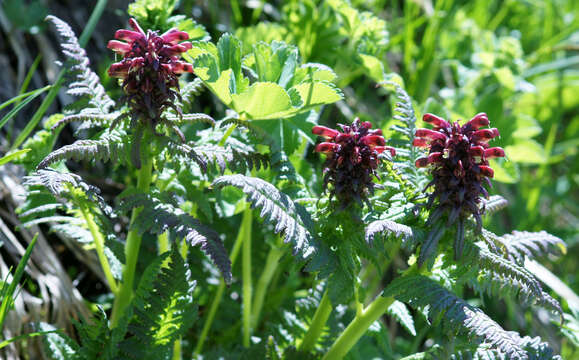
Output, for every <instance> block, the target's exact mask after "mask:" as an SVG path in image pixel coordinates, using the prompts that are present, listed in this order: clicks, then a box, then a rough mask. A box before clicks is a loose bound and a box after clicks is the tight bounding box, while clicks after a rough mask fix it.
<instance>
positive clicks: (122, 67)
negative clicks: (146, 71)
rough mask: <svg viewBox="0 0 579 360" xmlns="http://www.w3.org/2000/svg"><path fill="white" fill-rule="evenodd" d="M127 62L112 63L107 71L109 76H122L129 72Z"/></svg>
mask: <svg viewBox="0 0 579 360" xmlns="http://www.w3.org/2000/svg"><path fill="white" fill-rule="evenodd" d="M129 67H130V64H129V63H114V64H112V65H111V66H110V67H109V70H108V73H109V76H111V77H117V78H124V77H125V76H127V75H128V74H129Z"/></svg>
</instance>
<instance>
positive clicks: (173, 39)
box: [161, 28, 189, 45]
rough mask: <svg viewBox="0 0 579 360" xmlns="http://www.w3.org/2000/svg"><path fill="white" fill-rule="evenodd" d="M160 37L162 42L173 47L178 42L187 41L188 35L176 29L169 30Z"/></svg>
mask: <svg viewBox="0 0 579 360" xmlns="http://www.w3.org/2000/svg"><path fill="white" fill-rule="evenodd" d="M161 37H162V38H163V41H165V42H167V43H169V44H173V45H174V44H177V43H178V42H180V41H184V40H188V39H189V34H187V33H186V32H184V31H180V30H179V29H177V28H172V29H169V30H168V31H167V32H165V33H164V34H163V35H161Z"/></svg>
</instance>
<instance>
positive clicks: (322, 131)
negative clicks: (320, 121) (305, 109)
mask: <svg viewBox="0 0 579 360" xmlns="http://www.w3.org/2000/svg"><path fill="white" fill-rule="evenodd" d="M339 133H340V132H339V131H338V130H334V129H330V128H327V127H325V126H321V125H318V126H314V128H313V129H312V134H314V135H319V136H323V137H325V138H326V139H333V138H335V137H336V135H338V134H339Z"/></svg>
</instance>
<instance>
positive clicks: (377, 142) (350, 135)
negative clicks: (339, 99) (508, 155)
mask: <svg viewBox="0 0 579 360" xmlns="http://www.w3.org/2000/svg"><path fill="white" fill-rule="evenodd" d="M338 125H339V126H340V128H341V129H342V131H341V132H340V131H338V130H334V129H330V128H327V127H325V126H314V128H313V129H312V133H314V134H315V135H319V136H322V137H324V138H325V140H326V141H325V142H322V143H320V144H318V145H317V146H316V151H317V152H320V153H323V154H326V156H327V159H326V163H325V164H324V174H325V175H324V189H327V187H328V184H329V183H332V184H333V188H332V190H331V194H330V197H333V196H334V195H335V196H336V197H337V198H338V200H339V201H340V202H341V204H342V207H346V206H348V205H349V204H350V203H351V202H352V200H354V199H355V200H356V201H357V202H358V203H361V202H362V201H365V202H368V193H370V194H372V193H373V192H374V182H373V179H372V176H376V177H378V175H377V174H376V169H377V168H378V162H379V159H380V157H379V155H380V154H381V153H383V152H384V151H386V150H387V151H389V152H390V155H391V156H394V155H395V154H396V150H394V148H392V147H390V146H385V144H386V141H385V140H384V137H383V136H382V130H380V129H376V130H370V129H371V128H372V124H370V123H369V122H360V119H358V118H356V119H355V120H354V123H353V124H352V125H342V124H338Z"/></svg>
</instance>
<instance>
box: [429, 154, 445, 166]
mask: <svg viewBox="0 0 579 360" xmlns="http://www.w3.org/2000/svg"><path fill="white" fill-rule="evenodd" d="M441 160H442V153H441V152H434V153H432V154H430V155H428V163H429V164H432V163H435V162H439V161H441Z"/></svg>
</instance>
